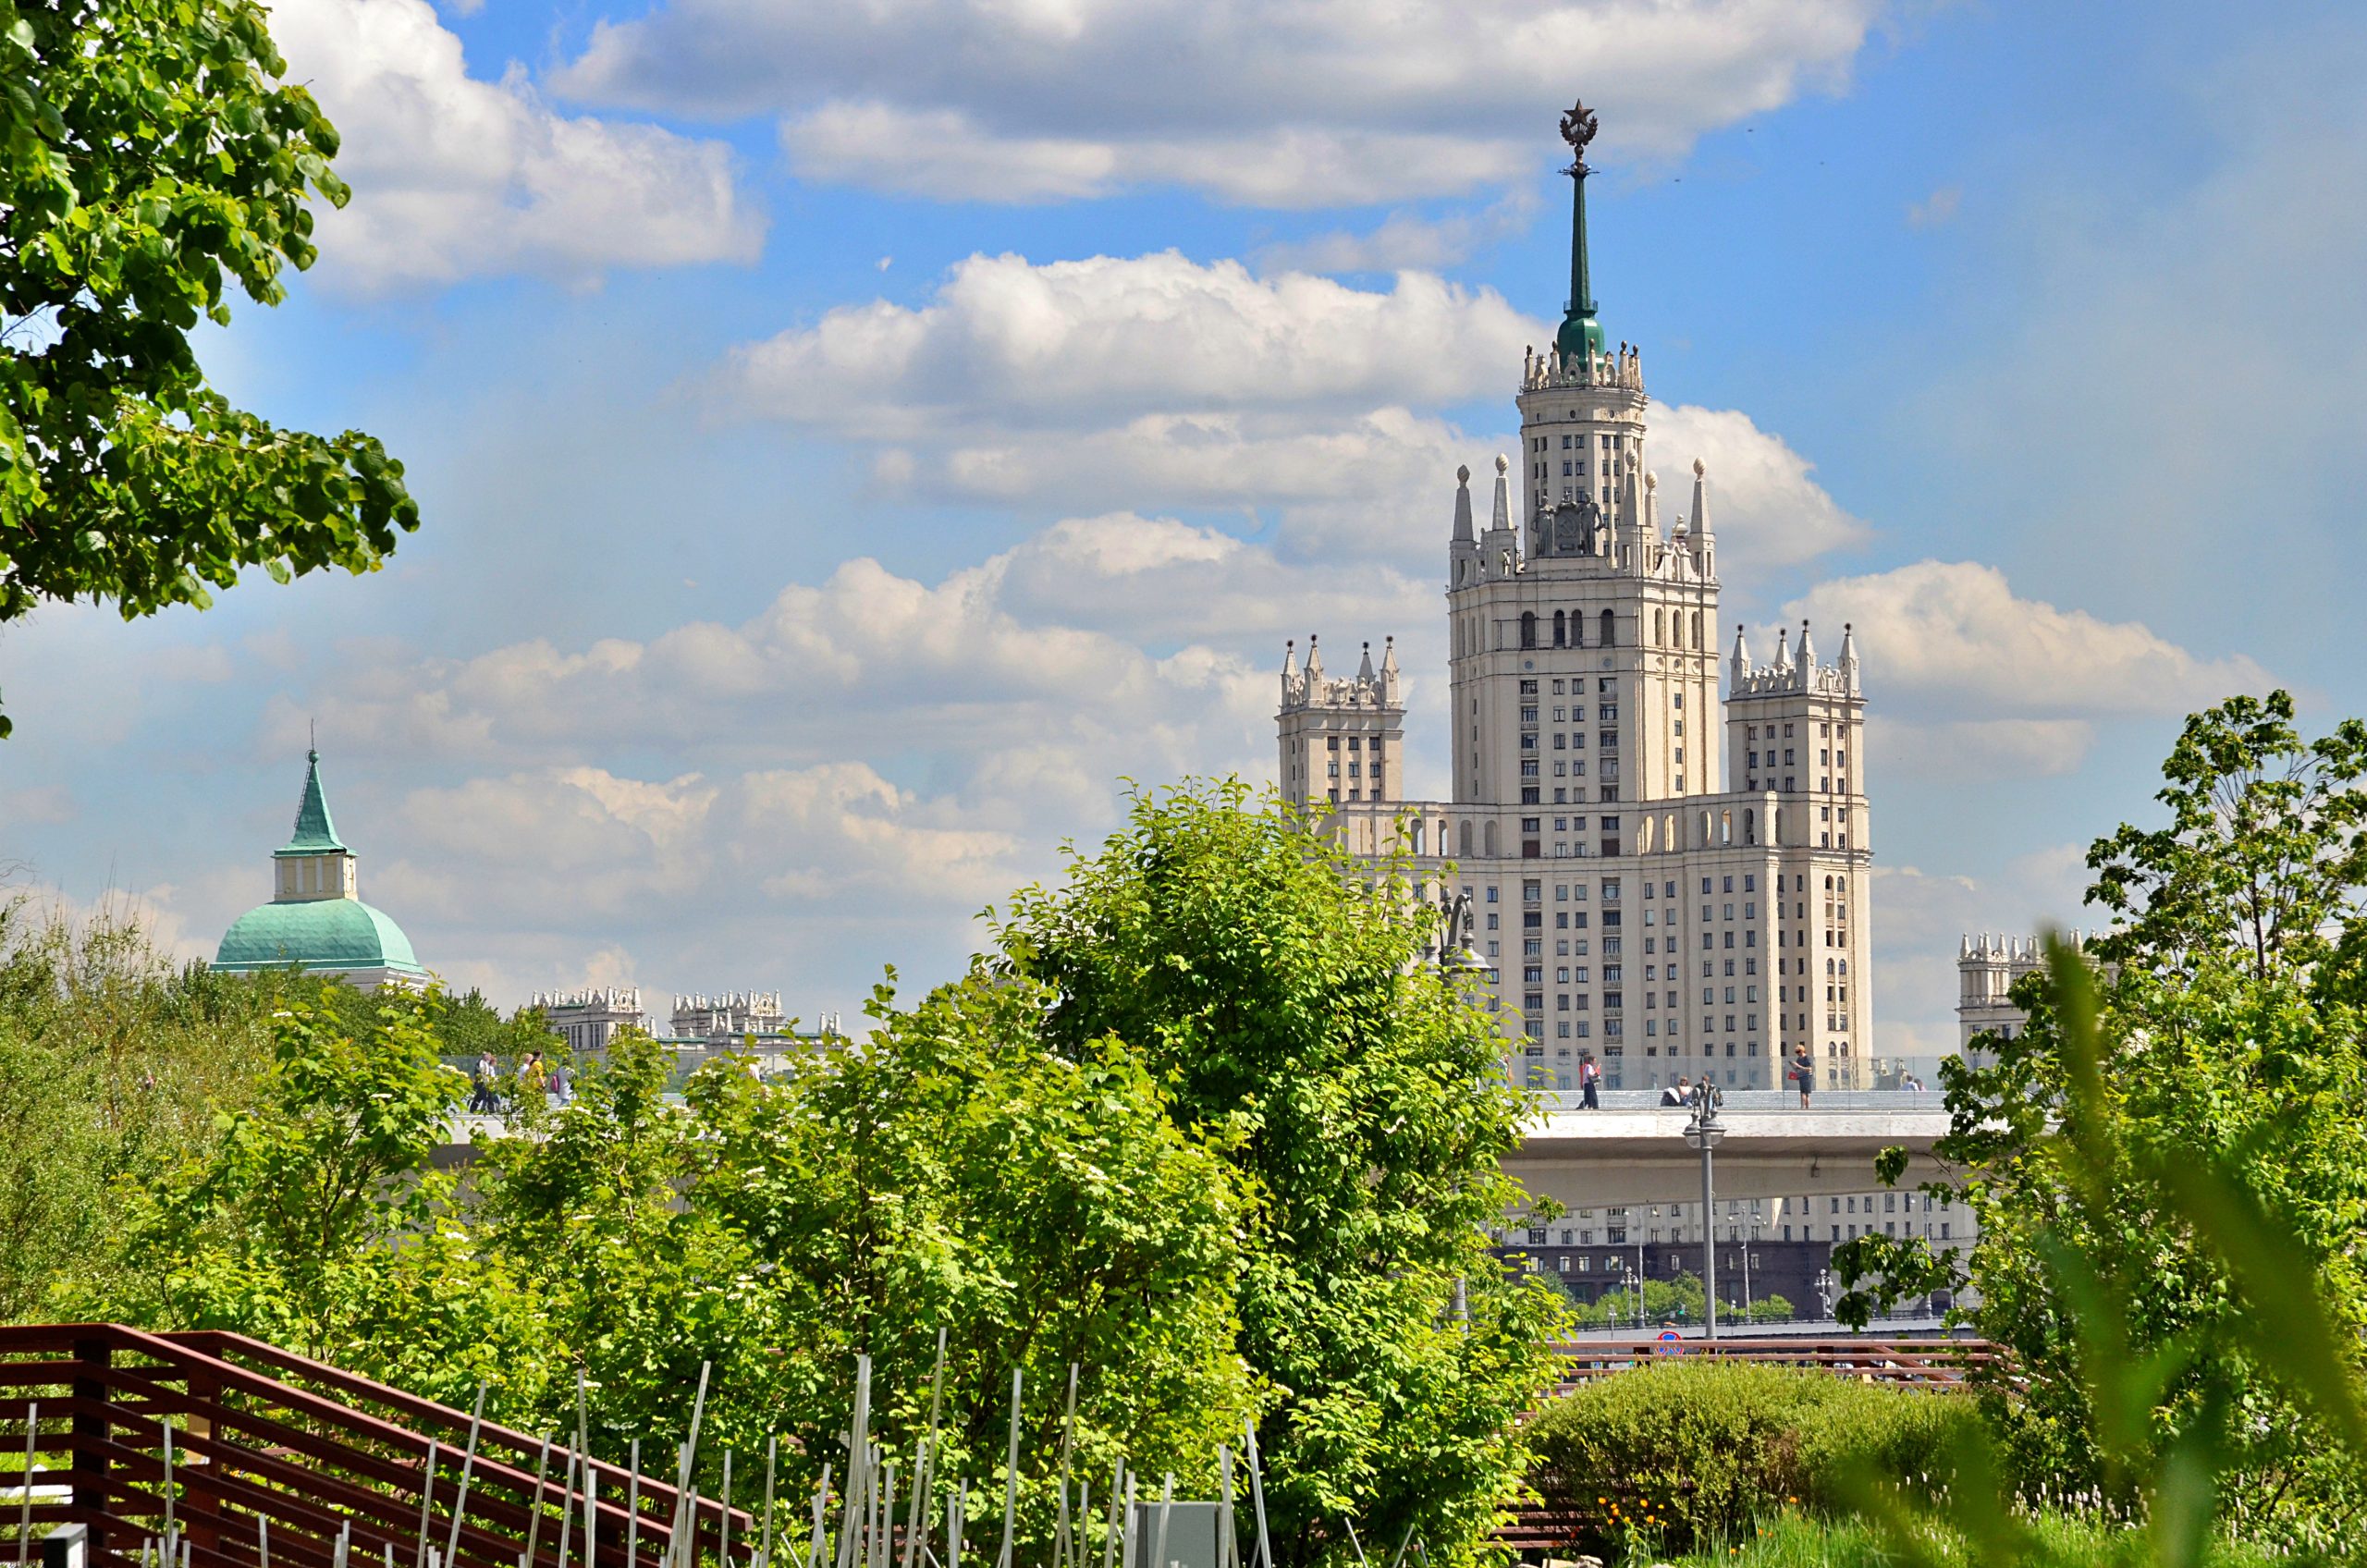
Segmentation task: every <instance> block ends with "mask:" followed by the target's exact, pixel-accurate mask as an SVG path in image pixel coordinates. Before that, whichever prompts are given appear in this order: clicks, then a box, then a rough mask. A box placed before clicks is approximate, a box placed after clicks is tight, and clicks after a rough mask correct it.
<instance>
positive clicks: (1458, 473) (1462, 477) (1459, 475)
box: [1454, 463, 1471, 484]
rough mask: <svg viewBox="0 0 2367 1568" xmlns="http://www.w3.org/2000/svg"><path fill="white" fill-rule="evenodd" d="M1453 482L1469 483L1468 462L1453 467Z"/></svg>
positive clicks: (1469, 471)
mask: <svg viewBox="0 0 2367 1568" xmlns="http://www.w3.org/2000/svg"><path fill="white" fill-rule="evenodd" d="M1454 482H1455V483H1456V484H1470V483H1471V465H1470V464H1469V463H1463V464H1461V465H1459V466H1458V467H1457V468H1456V469H1455V471H1454Z"/></svg>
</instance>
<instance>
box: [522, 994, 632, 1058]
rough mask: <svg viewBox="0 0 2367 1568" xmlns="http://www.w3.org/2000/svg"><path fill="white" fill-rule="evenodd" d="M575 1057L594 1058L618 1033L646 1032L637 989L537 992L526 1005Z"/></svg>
mask: <svg viewBox="0 0 2367 1568" xmlns="http://www.w3.org/2000/svg"><path fill="white" fill-rule="evenodd" d="M527 1005H528V1006H530V1007H532V1008H533V1009H534V1010H535V1011H538V1012H540V1013H541V1014H542V1015H543V1022H544V1023H546V1024H548V1025H549V1026H550V1031H551V1033H552V1034H554V1035H558V1037H559V1038H560V1039H562V1040H564V1041H566V1042H567V1048H568V1049H569V1050H570V1051H571V1052H573V1053H574V1054H575V1055H577V1056H597V1055H599V1054H600V1053H602V1052H603V1051H606V1050H607V1048H608V1042H609V1041H610V1040H612V1039H614V1038H616V1035H617V1031H618V1030H619V1029H638V1030H640V1031H642V1032H643V1033H644V1034H646V1033H648V1032H649V1015H648V1014H647V1013H645V1012H644V1011H642V1010H641V987H640V986H593V987H590V988H588V989H585V990H580V991H537V992H535V993H534V998H533V1001H532V1002H530V1003H528V1004H527Z"/></svg>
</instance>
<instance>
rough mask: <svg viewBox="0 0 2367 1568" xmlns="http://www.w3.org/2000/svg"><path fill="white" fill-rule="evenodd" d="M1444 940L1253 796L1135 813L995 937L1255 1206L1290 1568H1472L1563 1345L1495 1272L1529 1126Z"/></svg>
mask: <svg viewBox="0 0 2367 1568" xmlns="http://www.w3.org/2000/svg"><path fill="white" fill-rule="evenodd" d="M1435 928H1436V923H1435V919H1434V917H1433V915H1432V913H1431V912H1430V910H1429V908H1428V907H1426V905H1425V904H1424V903H1423V901H1422V900H1420V899H1419V898H1417V889H1416V888H1415V886H1414V883H1413V879H1412V876H1411V873H1410V870H1409V869H1408V868H1407V867H1406V866H1404V865H1392V866H1387V867H1383V868H1381V869H1380V871H1379V872H1378V873H1377V874H1376V872H1375V870H1374V869H1373V868H1372V867H1370V866H1368V865H1367V864H1363V863H1361V862H1356V861H1352V860H1351V859H1349V858H1348V857H1347V856H1345V855H1344V854H1343V853H1342V852H1341V851H1339V850H1338V849H1337V848H1336V847H1335V846H1334V845H1332V844H1331V843H1330V842H1328V841H1327V840H1325V839H1321V838H1318V837H1317V836H1314V835H1312V834H1310V833H1309V832H1308V831H1306V829H1305V828H1304V827H1301V826H1300V825H1298V824H1297V823H1296V822H1295V821H1294V820H1293V819H1292V818H1291V817H1290V816H1289V815H1286V814H1285V812H1284V811H1283V810H1282V808H1281V807H1280V806H1279V805H1277V804H1276V803H1275V802H1271V801H1270V800H1258V799H1256V798H1254V797H1253V796H1252V795H1251V793H1250V791H1249V790H1247V788H1246V787H1245V786H1244V785H1242V784H1240V783H1239V782H1238V781H1229V782H1226V783H1222V784H1218V785H1213V786H1186V787H1184V788H1182V789H1179V790H1173V791H1169V792H1159V793H1144V794H1140V795H1138V796H1137V797H1136V798H1135V800H1134V806H1133V811H1132V815H1131V817H1130V820H1129V821H1128V823H1127V825H1126V826H1125V827H1124V828H1123V829H1122V830H1121V831H1120V832H1119V833H1118V834H1116V835H1115V836H1114V837H1112V838H1111V839H1110V840H1109V842H1108V843H1107V844H1106V845H1104V846H1103V847H1102V849H1101V850H1100V851H1098V853H1096V854H1093V855H1091V856H1084V855H1079V856H1077V857H1076V858H1075V860H1074V863H1073V865H1072V867H1071V873H1070V876H1069V878H1068V884H1067V886H1066V887H1065V888H1060V889H1057V890H1051V889H1045V888H1030V889H1027V890H1025V891H1024V892H1022V893H1021V894H1019V895H1018V896H1017V897H1016V898H1015V899H1014V900H1012V906H1011V909H1010V912H1009V913H1008V916H1007V917H1006V918H1003V919H1002V920H1000V923H999V924H998V925H997V928H996V938H997V947H998V951H997V954H996V957H995V961H994V964H993V970H994V973H996V974H999V975H1001V976H1006V977H1009V978H1011V979H1014V980H1026V981H1030V982H1033V983H1036V984H1038V985H1041V986H1046V987H1048V988H1049V997H1050V1004H1049V1019H1048V1023H1047V1028H1048V1030H1049V1035H1050V1037H1051V1038H1052V1040H1053V1041H1054V1042H1055V1043H1056V1044H1057V1045H1058V1046H1059V1047H1060V1048H1061V1049H1062V1050H1063V1051H1065V1052H1067V1053H1068V1054H1070V1055H1071V1056H1073V1057H1074V1058H1076V1059H1078V1060H1084V1059H1085V1057H1086V1055H1087V1054H1088V1053H1089V1052H1090V1051H1092V1050H1093V1049H1095V1048H1097V1042H1099V1041H1102V1040H1105V1039H1107V1038H1110V1037H1112V1036H1114V1037H1116V1038H1118V1039H1121V1040H1123V1041H1125V1042H1127V1043H1128V1044H1129V1045H1131V1046H1133V1047H1135V1048H1137V1049H1139V1050H1141V1051H1142V1052H1144V1053H1145V1055H1146V1057H1147V1060H1148V1061H1149V1062H1150V1063H1151V1065H1152V1067H1153V1068H1154V1070H1155V1071H1157V1072H1159V1073H1160V1074H1161V1075H1162V1076H1163V1077H1165V1078H1166V1080H1167V1081H1168V1083H1169V1084H1171V1096H1172V1103H1173V1108H1174V1114H1175V1115H1176V1116H1177V1117H1178V1118H1179V1120H1181V1121H1182V1122H1183V1123H1184V1126H1186V1127H1187V1128H1189V1129H1191V1130H1193V1131H1194V1132H1195V1133H1196V1134H1197V1135H1199V1136H1202V1137H1204V1138H1207V1139H1208V1141H1210V1142H1212V1143H1214V1144H1215V1145H1218V1146H1220V1147H1222V1148H1225V1149H1227V1150H1229V1151H1230V1155H1229V1158H1231V1160H1232V1161H1233V1165H1234V1167H1235V1168H1236V1170H1238V1171H1239V1172H1240V1174H1241V1176H1242V1178H1243V1179H1244V1181H1245V1182H1246V1183H1247V1186H1248V1189H1249V1191H1250V1193H1251V1194H1252V1196H1253V1198H1254V1199H1255V1204H1256V1207H1255V1208H1254V1211H1253V1214H1252V1218H1251V1220H1250V1223H1249V1226H1248V1229H1247V1232H1246V1236H1245V1258H1244V1264H1243V1268H1242V1272H1241V1279H1240V1283H1239V1287H1238V1292H1237V1300H1238V1305H1239V1313H1240V1318H1241V1333H1240V1351H1241V1354H1242V1356H1243V1358H1244V1359H1245V1361H1246V1362H1247V1363H1248V1365H1249V1366H1250V1368H1251V1369H1252V1370H1253V1371H1254V1372H1255V1373H1256V1374H1257V1376H1258V1377H1259V1378H1261V1379H1263V1380H1264V1381H1265V1382H1266V1384H1267V1385H1268V1387H1269V1390H1270V1391H1269V1399H1268V1403H1267V1406H1266V1408H1265V1410H1264V1412H1263V1415H1262V1418H1261V1420H1260V1423H1259V1428H1258V1438H1259V1443H1260V1446H1261V1448H1262V1449H1263V1451H1264V1452H1265V1455H1266V1462H1267V1483H1266V1501H1267V1507H1268V1510H1269V1514H1270V1515H1271V1517H1272V1521H1273V1527H1274V1544H1275V1550H1276V1553H1277V1556H1278V1558H1279V1559H1280V1560H1281V1561H1283V1562H1293V1563H1305V1562H1312V1561H1314V1560H1316V1559H1318V1558H1319V1557H1321V1556H1324V1555H1326V1554H1327V1553H1340V1552H1344V1551H1346V1550H1347V1541H1346V1537H1345V1534H1344V1531H1343V1529H1342V1525H1343V1522H1344V1521H1354V1522H1355V1525H1356V1526H1357V1529H1358V1531H1359V1533H1360V1534H1361V1535H1362V1536H1363V1537H1365V1538H1366V1539H1367V1540H1371V1539H1382V1540H1388V1541H1392V1542H1393V1541H1395V1540H1397V1539H1399V1538H1400V1537H1402V1536H1403V1535H1404V1532H1405V1531H1406V1530H1407V1529H1408V1528H1409V1527H1411V1528H1412V1529H1413V1530H1415V1531H1416V1532H1417V1533H1418V1534H1419V1535H1420V1536H1421V1537H1423V1538H1424V1539H1425V1541H1426V1542H1427V1544H1428V1548H1429V1551H1430V1552H1431V1553H1432V1554H1433V1555H1434V1556H1439V1555H1443V1556H1448V1557H1463V1556H1466V1555H1467V1554H1469V1553H1471V1552H1473V1551H1475V1550H1478V1547H1479V1546H1480V1544H1481V1542H1482V1541H1483V1540H1484V1538H1485V1537H1486V1534H1487V1532H1488V1530H1489V1528H1490V1525H1491V1524H1492V1522H1493V1521H1494V1519H1495V1517H1496V1516H1497V1513H1498V1511H1499V1510H1500V1509H1501V1508H1502V1505H1503V1504H1505V1503H1506V1502H1508V1501H1510V1499H1511V1497H1512V1496H1513V1494H1514V1492H1515V1490H1516V1488H1518V1486H1519V1484H1520V1477H1521V1475H1522V1473H1523V1466H1524V1458H1525V1453H1524V1449H1523V1439H1522V1437H1521V1434H1520V1429H1519V1424H1518V1420H1517V1417H1518V1416H1519V1415H1520V1414H1521V1413H1522V1412H1523V1411H1524V1410H1526V1409H1527V1407H1528V1405H1529V1403H1530V1402H1531V1401H1532V1400H1534V1399H1535V1397H1536V1396H1537V1394H1538V1393H1539V1390H1541V1389H1542V1388H1543V1386H1544V1385H1545V1383H1546V1381H1547V1380H1548V1378H1550V1376H1551V1355H1550V1353H1549V1352H1548V1350H1547V1346H1548V1344H1549V1342H1550V1341H1551V1339H1552V1338H1553V1337H1554V1336H1555V1334H1556V1333H1557V1332H1558V1331H1559V1329H1560V1328H1561V1326H1562V1324H1563V1322H1564V1320H1565V1318H1564V1309H1563V1305H1562V1302H1561V1297H1560V1294H1559V1292H1556V1291H1554V1290H1553V1289H1552V1288H1551V1287H1550V1286H1548V1285H1546V1284H1545V1283H1544V1282H1543V1281H1541V1280H1537V1279H1536V1278H1534V1277H1533V1276H1528V1275H1524V1274H1512V1275H1508V1274H1507V1273H1506V1271H1505V1270H1504V1269H1502V1268H1501V1267H1500V1266H1499V1265H1498V1264H1497V1263H1496V1261H1495V1260H1494V1258H1493V1257H1492V1256H1490V1252H1489V1250H1488V1246H1489V1243H1488V1235H1487V1231H1488V1228H1489V1227H1490V1226H1491V1225H1495V1224H1500V1223H1502V1219H1503V1217H1504V1216H1505V1215H1506V1214H1508V1213H1510V1212H1513V1211H1514V1210H1515V1208H1516V1207H1519V1205H1520V1202H1521V1198H1520V1194H1519V1192H1518V1189H1517V1187H1516V1185H1515V1183H1513V1182H1509V1181H1507V1180H1506V1178H1505V1177H1504V1176H1503V1174H1502V1167H1501V1164H1500V1161H1501V1159H1502V1157H1503V1156H1504V1155H1506V1154H1507V1153H1509V1152H1510V1151H1511V1150H1512V1149H1513V1148H1514V1146H1515V1145H1516V1144H1517V1142H1518V1140H1519V1136H1520V1126H1521V1122H1522V1118H1523V1116H1524V1115H1525V1114H1526V1110H1527V1104H1528V1101H1527V1096H1524V1095H1523V1094H1522V1093H1521V1092H1519V1091H1518V1090H1516V1089H1515V1088H1514V1087H1512V1086H1511V1085H1510V1084H1509V1083H1508V1082H1507V1081H1506V1078H1505V1075H1504V1072H1503V1049H1504V1046H1503V1039H1502V1035H1501V1034H1500V1033H1499V1031H1498V1029H1497V1026H1496V1024H1495V1023H1494V1021H1493V1020H1492V1019H1491V1018H1490V1017H1489V1016H1488V1015H1487V1014H1486V1013H1485V1012H1483V1011H1480V1010H1479V1009H1478V1008H1477V1007H1475V1006H1472V1005H1470V1004H1468V1003H1466V1001H1465V1000H1464V999H1463V998H1460V997H1458V996H1457V995H1456V993H1455V990H1454V988H1453V986H1451V985H1450V984H1449V983H1448V981H1447V980H1446V979H1445V978H1444V977H1442V976H1441V974H1439V973H1438V972H1437V970H1436V968H1435V967H1434V966H1433V965H1432V964H1431V963H1429V962H1427V961H1426V956H1425V955H1426V949H1427V948H1428V947H1429V943H1430V941H1431V940H1432V937H1433V935H1434V932H1435Z"/></svg>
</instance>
